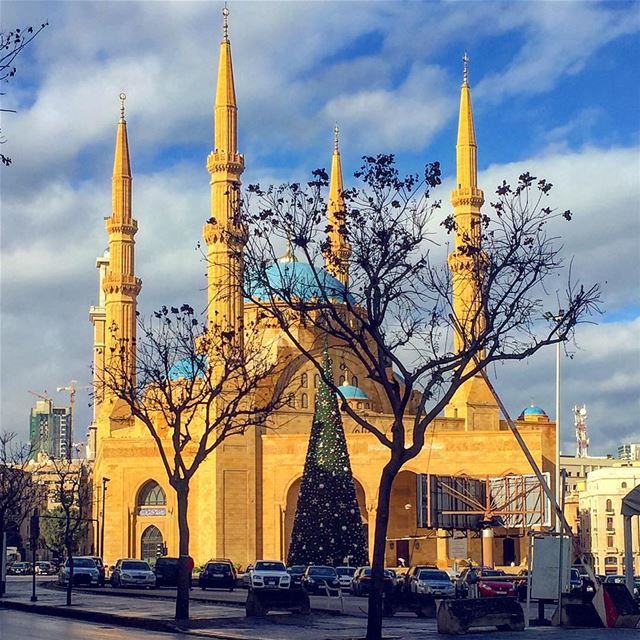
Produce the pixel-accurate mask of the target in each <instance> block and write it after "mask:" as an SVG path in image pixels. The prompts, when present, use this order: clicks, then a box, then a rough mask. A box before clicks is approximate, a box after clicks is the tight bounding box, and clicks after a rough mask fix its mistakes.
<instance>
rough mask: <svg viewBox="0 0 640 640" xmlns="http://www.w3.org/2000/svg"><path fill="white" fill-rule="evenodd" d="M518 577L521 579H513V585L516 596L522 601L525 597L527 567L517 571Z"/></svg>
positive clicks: (527, 578) (527, 576)
mask: <svg viewBox="0 0 640 640" xmlns="http://www.w3.org/2000/svg"><path fill="white" fill-rule="evenodd" d="M518 577H520V578H522V580H517V581H515V583H514V585H515V587H516V596H517V598H518V601H519V602H524V601H525V600H526V599H527V589H528V586H527V584H528V582H529V570H528V569H520V571H518Z"/></svg>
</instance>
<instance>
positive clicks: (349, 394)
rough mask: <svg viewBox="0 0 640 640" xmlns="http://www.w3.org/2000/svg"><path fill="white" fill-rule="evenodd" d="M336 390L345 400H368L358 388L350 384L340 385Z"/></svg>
mask: <svg viewBox="0 0 640 640" xmlns="http://www.w3.org/2000/svg"><path fill="white" fill-rule="evenodd" d="M338 389H340V393H341V394H342V395H343V396H344V397H345V398H346V399H347V400H352V399H358V400H368V398H369V396H368V395H367V394H366V393H365V392H364V391H363V390H362V389H361V388H360V387H354V386H353V385H350V384H341V385H340V386H339V387H338Z"/></svg>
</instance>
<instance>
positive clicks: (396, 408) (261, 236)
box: [243, 155, 599, 640]
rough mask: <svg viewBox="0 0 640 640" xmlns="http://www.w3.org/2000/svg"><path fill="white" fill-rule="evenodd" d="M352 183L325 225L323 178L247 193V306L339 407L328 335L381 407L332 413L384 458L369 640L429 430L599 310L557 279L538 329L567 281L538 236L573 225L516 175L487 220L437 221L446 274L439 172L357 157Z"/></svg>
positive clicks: (551, 248) (552, 244) (539, 187)
mask: <svg viewBox="0 0 640 640" xmlns="http://www.w3.org/2000/svg"><path fill="white" fill-rule="evenodd" d="M355 175H356V178H358V179H359V180H360V181H361V183H362V186H361V187H359V188H354V189H351V190H347V191H345V192H344V193H343V194H342V196H343V199H344V203H345V206H344V211H342V212H339V213H340V215H336V216H335V220H336V222H335V223H334V226H333V227H331V226H327V224H326V223H325V222H323V221H324V220H325V215H326V202H325V199H324V196H323V194H324V191H325V189H326V187H327V186H328V178H327V174H326V172H325V171H324V170H317V171H315V172H314V173H313V178H312V180H311V181H310V182H309V183H307V184H306V185H301V184H284V185H281V186H271V187H269V188H266V189H262V188H260V186H259V185H252V186H250V187H249V188H248V193H247V196H246V197H245V199H244V207H245V210H244V212H243V215H244V220H245V221H246V223H247V225H248V234H247V237H248V243H247V246H246V251H245V261H246V265H247V267H246V268H247V271H248V277H247V278H246V281H247V283H248V284H247V285H246V291H245V295H247V296H248V297H250V298H251V300H252V302H253V303H254V304H255V305H257V306H258V307H259V308H260V309H261V310H262V312H263V313H264V314H265V315H268V316H269V317H270V318H273V319H275V320H277V322H278V323H279V325H280V327H281V329H282V330H283V331H284V333H285V334H286V335H287V336H288V338H289V339H290V340H291V342H292V343H293V344H294V345H295V347H296V348H297V349H298V350H299V351H300V352H301V353H302V354H304V356H306V358H308V359H309V360H310V361H311V362H312V363H313V364H314V365H315V367H316V369H317V371H318V374H319V375H320V376H322V378H323V379H324V381H325V383H326V384H328V385H329V386H331V387H332V388H333V389H334V391H335V392H336V393H338V394H340V397H343V396H342V395H341V391H340V387H339V386H338V385H336V384H335V383H334V382H333V380H331V379H329V378H327V376H326V375H325V374H324V371H323V368H322V357H321V345H320V339H321V337H322V336H323V335H326V334H328V335H329V336H330V337H331V343H332V344H333V345H334V348H336V347H337V348H346V349H348V350H349V351H350V352H351V353H352V354H353V355H354V356H355V357H356V358H357V360H358V361H359V363H360V364H361V365H362V367H363V368H364V370H365V371H366V373H367V376H368V378H369V379H370V380H371V381H372V382H373V383H375V384H376V385H377V386H378V388H379V389H380V391H381V393H382V395H383V397H384V398H385V399H386V400H387V401H388V406H389V407H390V408H391V413H392V420H391V426H390V428H388V427H381V426H380V425H378V424H376V423H375V422H374V421H372V420H371V418H370V417H368V416H366V415H362V414H360V413H358V412H357V411H355V410H354V409H353V408H352V407H351V406H349V404H348V403H347V402H346V401H343V402H342V410H343V411H345V412H346V413H347V414H348V415H349V416H350V417H351V418H352V419H353V420H355V422H356V423H357V424H358V425H359V426H360V427H361V428H362V429H363V430H365V431H367V432H369V433H370V434H372V436H373V437H375V438H376V439H377V440H378V441H379V442H380V443H381V444H382V445H384V446H385V447H386V448H387V449H388V451H389V459H388V461H387V463H386V464H385V466H384V468H383V469H382V473H381V477H380V484H379V498H378V510H377V515H376V523H375V538H374V549H373V558H372V560H373V561H372V566H373V586H372V589H371V593H370V597H369V620H368V629H367V638H368V639H369V640H374V639H379V638H380V637H381V633H382V594H383V569H384V552H385V543H386V532H387V525H388V521H389V502H390V494H391V488H392V484H393V481H394V478H395V477H396V476H397V474H398V472H399V471H400V469H401V468H402V466H403V465H404V464H405V463H406V462H407V461H409V460H411V459H412V458H414V457H415V456H417V455H418V454H419V453H420V451H421V450H422V448H423V447H424V446H425V433H426V431H427V428H428V427H429V425H431V424H432V423H433V421H434V420H435V419H436V417H437V416H438V415H440V413H441V412H442V411H443V410H444V408H445V406H446V405H447V404H448V403H449V402H450V400H451V399H452V398H453V396H454V394H455V392H456V390H457V389H458V388H459V387H460V386H461V385H462V384H464V383H465V382H466V381H468V380H470V379H471V378H473V377H474V376H475V375H477V374H479V372H480V371H481V370H482V369H484V368H486V367H487V366H488V365H489V364H491V363H493V362H504V361H508V360H522V359H524V358H527V357H529V356H531V355H533V354H534V353H536V352H537V351H539V350H540V349H542V348H543V347H545V346H547V345H551V344H554V343H557V342H563V341H566V340H568V339H570V338H571V337H572V335H573V333H574V330H575V327H576V325H577V324H578V323H580V322H581V321H583V320H584V318H585V316H587V315H589V314H590V313H592V312H594V311H596V310H597V303H598V300H599V287H598V286H597V285H594V286H591V287H589V288H587V289H585V288H583V287H582V286H579V285H576V284H573V283H572V282H571V278H570V276H566V279H565V281H564V284H563V285H561V286H562V287H563V288H564V291H563V292H562V295H558V297H559V298H560V297H561V298H562V299H563V300H562V308H563V309H564V313H563V314H562V316H561V317H559V318H554V319H548V318H546V319H545V310H546V309H547V308H548V307H547V304H548V302H547V299H548V297H549V295H548V294H547V292H546V289H545V284H546V285H547V286H549V285H548V283H549V281H550V278H551V277H553V278H555V279H554V284H553V287H554V289H555V287H557V283H558V282H561V280H559V279H558V278H559V276H562V275H563V274H564V273H565V272H564V271H563V260H562V257H561V255H560V250H561V247H560V244H559V242H558V239H557V238H556V237H554V236H553V235H551V234H550V233H549V231H548V229H549V228H550V227H549V225H550V224H551V223H552V221H553V222H554V224H555V221H557V220H558V219H560V220H561V219H562V218H563V217H564V218H565V219H567V220H569V219H570V218H571V213H570V212H568V211H565V212H563V213H561V212H558V211H555V210H553V209H552V208H550V207H549V206H548V205H547V198H548V196H549V192H550V190H551V187H552V185H551V184H550V183H548V182H547V181H545V180H543V179H537V178H535V177H533V176H531V175H529V174H526V173H525V174H522V175H521V176H520V178H519V180H518V182H517V185H515V186H514V187H513V188H512V187H511V186H509V185H508V184H507V183H503V184H502V185H501V186H500V187H499V188H498V190H497V192H496V196H497V199H496V202H495V203H492V204H491V208H492V213H491V215H487V214H484V215H482V216H477V218H476V219H472V221H471V225H470V226H469V227H468V228H467V229H462V228H458V227H457V223H456V219H455V218H454V217H453V216H448V217H445V218H444V220H442V221H441V222H440V224H441V225H442V226H444V227H445V228H446V230H447V231H449V232H450V233H453V232H455V246H454V251H453V252H452V254H450V257H449V259H450V261H452V265H454V268H453V272H454V273H453V275H452V273H451V271H450V269H449V268H448V266H447V264H446V263H445V259H444V258H445V256H444V250H443V249H441V248H440V247H439V246H438V245H437V243H436V242H435V237H436V233H435V231H437V229H438V227H437V226H436V229H435V230H434V229H433V223H434V219H435V213H436V212H437V210H438V209H439V207H440V203H439V202H437V201H432V200H431V198H430V191H431V190H432V189H433V188H435V187H436V186H437V185H438V184H439V183H440V167H439V164H438V163H433V164H429V165H427V166H426V168H425V171H424V173H422V174H421V175H419V174H410V175H407V176H401V175H400V173H399V172H398V170H397V168H396V166H395V161H394V158H393V156H390V155H379V156H377V157H365V158H364V164H363V166H362V167H361V169H360V170H359V171H358V172H357V173H356V174H355ZM435 222H436V225H437V222H438V221H437V220H435ZM335 227H338V228H337V229H336V228H335ZM336 231H337V234H336ZM285 238H286V239H288V241H289V242H290V243H291V244H292V245H293V247H294V249H295V252H296V253H297V257H298V258H299V259H300V260H304V261H305V262H307V263H308V265H310V270H311V273H312V275H311V276H309V275H308V274H309V269H306V270H304V271H298V270H296V269H295V268H292V267H291V262H290V261H278V259H277V256H278V254H279V248H280V247H281V246H282V243H283V241H284V240H285ZM330 238H334V240H333V245H332V241H331V240H330ZM335 238H338V239H340V238H342V239H343V240H344V241H345V242H340V241H339V240H338V242H336V240H335ZM336 244H337V245H339V246H336ZM345 246H348V248H349V250H350V255H349V252H347V255H348V256H349V257H348V283H346V284H344V283H343V285H344V286H343V285H340V286H338V284H339V283H337V282H336V280H335V279H329V278H328V277H327V273H326V271H324V270H323V266H324V265H326V266H327V268H328V270H329V271H331V270H334V272H335V269H334V267H337V266H339V265H341V264H344V261H345V251H344V247H345ZM452 255H453V259H452ZM323 263H324V264H323ZM460 265H462V269H461V267H460ZM456 269H458V271H456ZM461 271H463V272H462V273H461ZM274 273H276V274H277V277H274ZM461 277H462V278H463V279H464V281H461V280H460V278H461ZM469 285H473V286H469ZM460 287H463V288H465V287H466V288H465V291H466V293H465V294H464V298H463V300H462V302H463V304H460V297H458V298H456V297H455V296H453V292H454V291H458V292H459V291H461V289H460ZM305 289H306V290H307V292H309V295H304V292H305ZM470 292H472V295H470ZM554 295H556V294H554ZM454 300H457V302H454ZM557 303H558V301H557V300H556V299H554V301H553V304H554V306H555V305H556V304H557ZM300 325H305V326H308V327H314V328H315V329H316V330H317V334H318V340H317V341H316V342H315V343H313V344H312V345H311V346H310V345H309V344H308V343H305V342H304V341H303V340H301V339H300V337H299V333H298V331H297V330H296V327H298V326H300ZM343 400H344V397H343ZM385 424H386V423H385Z"/></svg>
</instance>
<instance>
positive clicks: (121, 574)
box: [110, 558, 156, 589]
mask: <svg viewBox="0 0 640 640" xmlns="http://www.w3.org/2000/svg"><path fill="white" fill-rule="evenodd" d="M110 582H111V585H112V586H113V587H133V586H136V587H145V588H146V589H152V588H154V587H155V586H156V574H155V573H154V572H153V571H152V570H151V567H150V566H149V563H148V562H145V561H144V560H136V559H135V558H123V559H121V560H118V562H116V566H115V567H114V568H113V571H112V572H111V578H110Z"/></svg>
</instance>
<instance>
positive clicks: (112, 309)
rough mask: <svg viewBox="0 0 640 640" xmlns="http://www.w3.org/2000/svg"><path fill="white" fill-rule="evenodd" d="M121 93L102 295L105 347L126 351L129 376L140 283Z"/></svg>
mask: <svg viewBox="0 0 640 640" xmlns="http://www.w3.org/2000/svg"><path fill="white" fill-rule="evenodd" d="M125 99H126V96H125V94H124V93H121V94H120V120H119V121H118V128H117V131H116V148H115V154H114V161H113V178H112V207H111V216H110V217H109V218H107V220H106V225H105V226H106V229H107V233H108V234H109V262H108V267H107V269H106V273H105V275H104V277H103V279H102V288H103V291H104V294H105V299H104V302H105V315H106V318H105V324H106V331H107V334H108V335H107V337H106V341H105V342H106V344H107V345H108V350H110V348H111V346H113V345H112V341H113V340H117V341H118V345H117V346H118V347H119V349H120V348H124V349H126V351H127V353H128V354H129V355H128V361H127V369H128V375H130V376H132V377H133V376H134V374H135V343H136V306H137V298H138V294H139V293H140V289H141V288H142V282H141V280H140V279H139V278H136V276H135V260H134V245H135V241H134V236H135V234H136V232H137V231H138V223H137V222H136V220H134V218H133V216H132V212H131V183H132V180H133V178H132V176H131V162H130V159H129V140H128V137H127V123H126V121H125V118H124V101H125Z"/></svg>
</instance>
